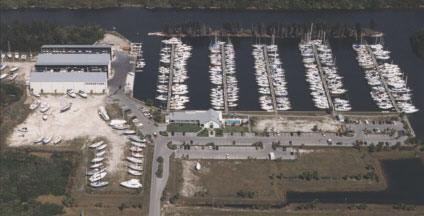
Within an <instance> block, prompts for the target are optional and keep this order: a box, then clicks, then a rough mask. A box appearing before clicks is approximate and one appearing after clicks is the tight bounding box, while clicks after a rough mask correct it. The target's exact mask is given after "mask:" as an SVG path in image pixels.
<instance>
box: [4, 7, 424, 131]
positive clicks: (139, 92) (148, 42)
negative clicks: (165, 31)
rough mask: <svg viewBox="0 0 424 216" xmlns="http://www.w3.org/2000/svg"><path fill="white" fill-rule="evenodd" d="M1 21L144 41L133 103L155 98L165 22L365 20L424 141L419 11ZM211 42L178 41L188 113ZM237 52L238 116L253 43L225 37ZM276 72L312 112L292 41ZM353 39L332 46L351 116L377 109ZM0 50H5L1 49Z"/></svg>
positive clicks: (250, 80)
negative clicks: (394, 68)
mask: <svg viewBox="0 0 424 216" xmlns="http://www.w3.org/2000/svg"><path fill="white" fill-rule="evenodd" d="M0 19H1V21H2V22H13V21H16V20H18V21H22V22H32V21H49V22H54V23H58V24H76V25H81V24H87V23H88V24H98V25H100V26H103V27H105V28H107V29H115V30H116V31H118V32H120V33H121V34H123V35H124V36H126V37H127V38H128V39H130V40H132V41H142V42H143V43H144V47H143V50H144V55H145V59H146V63H147V65H146V67H145V70H144V72H143V73H138V74H137V75H136V80H135V87H134V95H135V97H136V98H139V99H153V98H154V97H155V95H156V93H155V89H156V82H157V68H158V64H159V50H160V47H161V43H160V39H159V38H157V37H150V36H148V35H147V33H149V32H156V31H160V30H161V29H162V28H163V27H164V25H166V24H170V25H172V24H180V23H184V22H188V21H199V22H204V23H207V24H209V25H211V26H216V27H221V26H222V24H223V23H225V22H229V21H236V22H239V23H240V24H241V25H242V26H243V27H245V28H249V27H250V26H251V25H252V24H256V23H259V22H263V23H276V22H281V23H310V22H318V21H324V22H328V23H341V24H356V23H360V24H361V25H362V26H368V25H369V23H370V22H371V21H373V22H374V23H375V26H376V28H377V29H378V30H380V31H382V32H384V33H385V38H384V39H385V44H386V46H387V47H388V48H389V49H390V50H391V51H392V59H393V61H394V63H396V64H399V65H400V67H401V68H402V69H403V71H404V73H405V74H407V75H408V82H409V83H408V85H409V86H410V87H411V88H412V89H413V92H414V97H413V99H414V104H415V105H416V106H417V107H418V108H419V109H420V110H421V111H420V112H418V113H416V114H414V115H413V117H412V118H411V121H412V124H413V126H414V128H415V130H416V133H417V135H418V137H420V138H421V139H424V96H422V94H423V93H424V85H423V83H424V60H421V59H419V58H418V57H417V56H415V55H414V54H413V52H412V50H411V46H410V43H409V37H410V36H411V35H412V34H413V33H414V32H415V31H416V30H417V29H419V28H424V21H423V20H424V10H381V11H321V12H317V11H312V12H270V11H227V10H222V11H211V10H184V11H183V10H145V9H135V8H131V9H130V8H123V9H104V10H94V11H93V10H38V9H37V10H7V11H0ZM211 40H212V39H211V38H203V39H185V40H184V41H185V42H186V43H188V44H190V45H193V53H192V54H193V55H192V57H191V58H190V59H189V62H188V74H189V76H190V78H189V79H188V81H187V82H188V85H189V97H190V100H191V101H190V103H189V104H188V108H189V109H206V108H208V107H209V106H210V104H209V103H210V102H209V89H210V82H209V78H208V76H209V74H208V71H207V68H208V45H209V43H210V41H211ZM231 40H232V41H233V43H234V45H235V49H236V61H237V62H236V67H237V78H238V81H239V87H240V101H239V107H238V109H239V110H258V109H259V104H258V93H257V92H256V82H255V76H254V69H253V63H254V62H253V57H252V55H251V52H252V47H251V44H252V43H255V41H254V40H253V39H248V38H246V39H234V38H233V39H231ZM276 43H277V44H278V45H279V49H280V56H281V58H282V61H283V67H284V68H285V70H286V75H287V81H288V91H289V96H290V100H291V103H292V106H293V109H294V110H314V109H315V108H314V106H313V104H312V100H311V97H310V95H309V93H310V91H309V88H308V85H307V83H306V81H305V73H304V70H303V65H302V62H301V58H300V55H299V51H298V49H297V44H298V41H297V40H277V41H276ZM352 43H353V41H349V40H336V39H334V40H331V44H332V47H333V49H334V52H335V55H336V58H337V65H338V66H339V69H340V70H339V73H340V74H341V75H343V76H344V83H345V87H346V88H347V90H348V97H349V99H350V101H351V104H352V107H353V110H356V111H367V110H376V105H375V103H374V102H373V101H372V100H371V97H370V94H369V87H368V85H367V83H366V80H365V78H364V75H363V74H362V73H361V71H360V70H359V67H358V65H357V63H356V60H355V54H354V52H353V51H352V49H351V44H352ZM3 49H4V48H3Z"/></svg>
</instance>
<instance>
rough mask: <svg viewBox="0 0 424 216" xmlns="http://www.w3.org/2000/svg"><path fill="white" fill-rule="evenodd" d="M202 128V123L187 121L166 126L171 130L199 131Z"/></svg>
mask: <svg viewBox="0 0 424 216" xmlns="http://www.w3.org/2000/svg"><path fill="white" fill-rule="evenodd" d="M201 129H202V128H201V127H200V125H196V124H186V123H170V124H168V125H167V126H166V130H167V131H169V132H181V133H182V132H193V133H195V132H198V131H200V130H201Z"/></svg>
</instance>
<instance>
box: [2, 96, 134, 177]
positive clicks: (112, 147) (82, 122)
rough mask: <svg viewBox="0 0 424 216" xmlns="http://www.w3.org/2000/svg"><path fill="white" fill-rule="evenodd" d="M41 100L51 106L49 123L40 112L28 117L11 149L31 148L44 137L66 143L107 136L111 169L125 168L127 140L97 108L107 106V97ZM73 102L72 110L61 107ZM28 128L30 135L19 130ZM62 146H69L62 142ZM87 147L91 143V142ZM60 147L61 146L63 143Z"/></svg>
mask: <svg viewBox="0 0 424 216" xmlns="http://www.w3.org/2000/svg"><path fill="white" fill-rule="evenodd" d="M40 100H41V101H42V102H44V103H48V104H49V105H50V110H49V111H47V115H48V120H47V121H43V120H42V116H43V114H42V113H40V111H38V110H35V111H33V112H32V113H31V114H30V115H29V116H28V118H27V119H26V120H25V121H24V122H23V123H22V124H20V125H18V126H17V127H16V128H15V130H14V132H13V133H12V134H11V136H10V137H9V139H8V143H9V146H12V147H18V146H31V145H40V144H34V143H33V142H34V140H36V139H38V138H39V137H40V136H43V137H47V136H52V137H53V139H54V138H55V137H57V136H61V137H62V138H63V139H64V140H71V139H74V138H76V137H88V138H89V139H91V140H92V139H94V138H96V137H105V138H106V139H107V140H108V141H109V143H108V144H109V145H108V150H109V158H108V165H109V167H108V170H109V172H110V173H114V172H115V171H116V170H117V169H118V168H120V167H122V166H124V164H123V161H122V158H123V155H124V147H125V142H126V139H123V137H122V136H121V135H120V134H119V132H118V131H115V130H113V129H112V128H111V127H109V126H108V125H107V123H106V122H104V121H103V120H102V119H100V117H99V115H98V114H97V109H98V107H99V106H100V105H103V104H104V101H105V96H89V98H88V99H81V98H77V99H72V98H69V97H65V96H42V97H41V98H40ZM67 102H71V103H72V108H71V109H70V110H69V111H67V112H64V113H61V112H60V108H61V106H62V105H63V104H64V103H67ZM23 127H27V128H28V132H26V133H21V132H19V131H18V130H17V129H19V128H23ZM62 143H65V142H63V141H62ZM87 144H90V142H89V143H87ZM47 145H53V144H51V143H50V144H47ZM59 145H60V144H59Z"/></svg>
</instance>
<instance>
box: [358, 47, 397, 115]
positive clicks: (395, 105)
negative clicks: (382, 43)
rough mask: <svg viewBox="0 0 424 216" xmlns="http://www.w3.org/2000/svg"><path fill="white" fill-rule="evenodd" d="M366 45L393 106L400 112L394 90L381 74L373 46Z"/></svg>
mask: <svg viewBox="0 0 424 216" xmlns="http://www.w3.org/2000/svg"><path fill="white" fill-rule="evenodd" d="M365 47H366V48H367V51H368V53H369V54H370V56H371V58H372V62H373V64H374V69H375V70H376V71H377V73H378V76H379V77H380V81H381V83H383V86H384V89H385V90H386V93H387V94H388V95H389V98H390V101H391V102H392V105H393V107H394V108H395V110H396V112H398V113H400V112H401V111H400V109H399V107H398V105H397V103H396V100H395V98H394V97H393V95H392V92H391V91H390V89H389V87H388V86H387V83H386V80H385V79H384V78H383V77H382V76H381V73H380V72H379V70H378V62H377V59H376V58H375V55H374V53H373V52H372V50H371V47H370V46H369V45H365Z"/></svg>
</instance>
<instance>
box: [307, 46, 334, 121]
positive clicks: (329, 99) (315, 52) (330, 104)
mask: <svg viewBox="0 0 424 216" xmlns="http://www.w3.org/2000/svg"><path fill="white" fill-rule="evenodd" d="M312 48H313V51H314V57H315V61H316V62H317V66H318V72H319V77H320V78H321V82H322V85H323V87H324V91H325V95H326V96H327V101H328V105H329V106H330V109H331V111H332V113H333V114H335V112H336V110H335V108H334V104H333V100H332V98H331V94H330V90H329V89H328V84H327V79H326V78H325V75H324V73H323V69H322V65H321V61H320V59H319V56H318V51H317V47H316V45H315V44H313V45H312Z"/></svg>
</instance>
